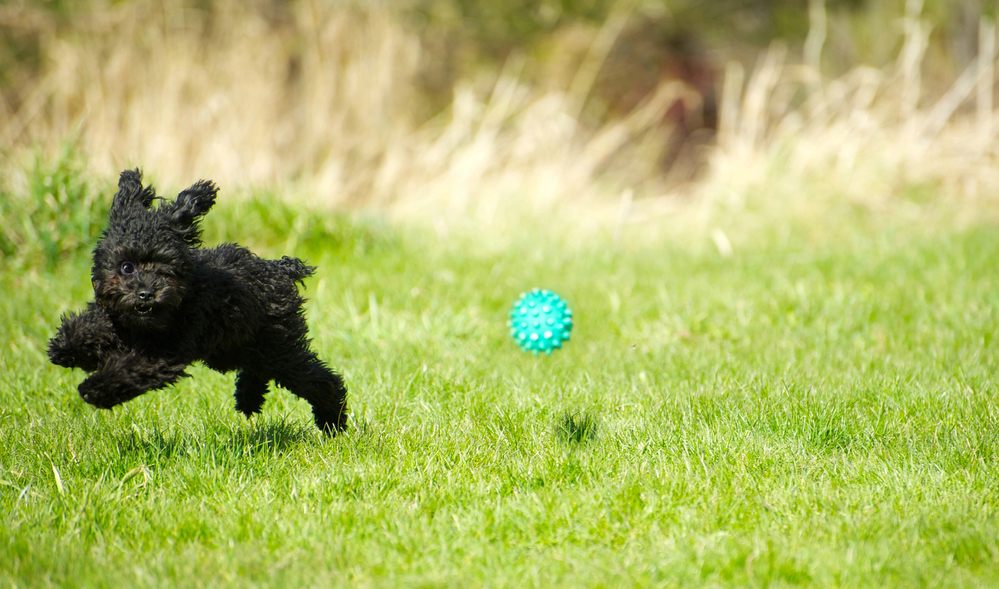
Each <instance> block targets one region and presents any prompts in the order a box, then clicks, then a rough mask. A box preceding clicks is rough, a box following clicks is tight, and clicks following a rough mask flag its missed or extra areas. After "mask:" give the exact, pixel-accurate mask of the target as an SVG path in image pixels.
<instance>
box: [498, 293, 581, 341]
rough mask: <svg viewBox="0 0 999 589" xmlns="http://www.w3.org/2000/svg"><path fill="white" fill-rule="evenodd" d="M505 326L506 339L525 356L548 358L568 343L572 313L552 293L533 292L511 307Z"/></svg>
mask: <svg viewBox="0 0 999 589" xmlns="http://www.w3.org/2000/svg"><path fill="white" fill-rule="evenodd" d="M507 325H508V326H509V327H510V336H511V337H513V340H514V341H515V342H517V345H519V346H520V347H521V348H523V349H524V351H525V352H532V353H534V354H535V355H536V354H538V353H540V352H544V353H546V354H551V353H552V352H553V351H555V350H558V349H559V348H561V347H562V344H563V343H564V342H566V341H568V340H569V332H571V331H572V309H570V308H569V305H568V304H566V302H565V301H564V300H563V299H562V297H560V296H558V295H557V294H555V293H553V292H552V291H550V290H542V289H540V288H535V289H534V290H532V291H531V292H525V293H524V294H522V295H520V299H518V300H517V302H515V303H514V304H513V310H511V311H510V320H509V321H508V322H507Z"/></svg>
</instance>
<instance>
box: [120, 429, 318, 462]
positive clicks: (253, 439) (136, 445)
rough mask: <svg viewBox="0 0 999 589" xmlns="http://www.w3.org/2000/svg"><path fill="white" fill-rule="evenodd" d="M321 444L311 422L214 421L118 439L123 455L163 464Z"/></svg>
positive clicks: (275, 452) (135, 431) (273, 452)
mask: <svg viewBox="0 0 999 589" xmlns="http://www.w3.org/2000/svg"><path fill="white" fill-rule="evenodd" d="M303 443H309V444H316V443H320V439H319V437H318V436H317V434H316V430H315V428H314V427H313V426H312V424H311V423H299V422H295V421H289V420H287V419H281V420H254V421H253V422H252V423H251V424H250V425H249V426H246V427H241V426H238V425H236V424H234V423H224V422H215V423H213V424H205V427H204V429H201V430H191V429H184V430H172V431H170V430H167V431H164V430H161V429H159V428H158V427H157V428H155V429H151V430H145V431H142V430H139V429H138V428H134V429H132V430H131V431H129V432H128V433H125V434H123V435H121V436H119V438H118V447H119V448H120V449H121V452H122V453H125V454H131V455H133V456H135V457H138V458H141V459H142V460H144V461H146V462H150V463H151V462H160V463H162V462H164V461H169V460H173V459H176V458H179V457H189V456H190V457H193V456H201V455H214V456H229V457H233V458H249V457H253V456H259V455H278V454H284V453H285V452H288V451H290V450H292V449H293V448H295V447H296V446H298V445H300V444H303Z"/></svg>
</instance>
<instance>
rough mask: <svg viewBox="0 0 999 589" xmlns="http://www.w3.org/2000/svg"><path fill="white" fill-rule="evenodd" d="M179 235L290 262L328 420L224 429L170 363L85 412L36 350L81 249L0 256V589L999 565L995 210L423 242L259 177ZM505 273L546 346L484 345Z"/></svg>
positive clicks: (886, 574)
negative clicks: (850, 221)
mask: <svg viewBox="0 0 999 589" xmlns="http://www.w3.org/2000/svg"><path fill="white" fill-rule="evenodd" d="M205 227H206V238H207V241H208V243H210V244H211V243H218V242H219V241H221V240H225V239H232V240H239V241H241V242H243V243H245V244H247V245H250V246H251V247H253V248H254V249H255V250H256V251H258V253H261V254H265V255H269V256H279V255H282V254H294V255H299V256H302V257H306V258H308V259H309V261H310V262H311V263H314V264H317V265H318V266H319V268H320V269H319V272H318V274H317V276H316V277H315V278H312V279H310V280H309V281H308V283H307V286H308V290H307V295H308V296H309V297H310V302H309V304H308V317H309V321H310V325H311V327H312V333H313V337H314V339H315V346H316V348H317V350H318V351H319V352H320V355H321V356H322V357H323V358H325V359H327V360H328V362H329V363H330V364H331V365H332V366H334V367H335V368H337V369H339V370H342V371H343V372H344V374H345V375H346V378H347V382H348V384H349V387H350V390H351V397H350V399H351V406H352V410H353V421H352V423H351V430H350V431H349V433H347V434H346V435H343V436H341V437H339V438H336V439H334V440H327V439H324V438H322V437H320V436H319V435H318V434H317V432H316V431H315V428H314V426H313V425H312V423H311V418H310V414H309V410H308V407H307V405H306V404H305V403H304V402H301V401H299V400H298V399H296V398H294V397H293V396H292V395H290V394H289V393H287V392H286V391H283V390H275V391H272V392H271V394H270V395H269V396H268V402H267V404H266V406H265V408H264V413H263V414H262V415H261V416H258V417H256V418H255V419H254V420H253V421H250V422H247V421H245V420H244V419H243V418H242V417H241V416H240V415H238V414H236V413H235V411H234V410H233V409H232V400H231V393H232V387H233V376H232V375H219V374H216V373H214V372H211V371H209V370H207V369H205V368H203V367H200V366H197V367H194V368H193V369H192V370H191V373H192V375H193V378H190V379H185V380H184V381H183V382H182V383H181V384H179V385H178V386H176V387H174V388H170V389H167V390H163V391H157V392H153V393H150V394H148V395H145V396H143V397H140V398H139V399H136V400H134V401H132V402H130V403H127V404H125V405H124V406H121V407H119V408H116V409H115V410H114V411H112V412H107V411H98V410H94V409H92V408H91V407H89V406H88V405H86V404H85V403H83V402H82V401H81V400H80V399H79V398H78V397H77V394H76V390H75V386H76V385H77V384H78V383H79V381H80V380H81V379H82V376H83V374H82V373H81V372H80V371H68V370H64V369H60V368H58V367H55V366H52V365H50V364H48V363H47V361H46V358H45V355H44V349H45V345H46V340H47V338H48V337H50V336H51V334H52V333H53V332H54V330H55V328H56V326H57V324H58V320H59V316H60V314H61V313H63V312H65V311H67V310H70V309H76V308H79V307H81V306H82V305H83V304H84V302H85V301H86V300H87V299H88V297H90V296H91V294H90V292H89V291H90V284H89V260H88V257H87V256H88V254H87V248H88V247H89V244H81V245H80V246H79V247H77V248H76V249H72V248H70V249H68V250H65V251H62V252H61V253H53V254H52V256H55V257H51V256H50V258H46V259H48V260H49V262H48V263H38V264H34V263H33V264H26V263H23V262H24V260H23V259H21V258H18V254H17V253H16V252H14V253H13V254H9V255H8V252H6V251H5V252H4V255H6V256H7V257H5V258H2V260H0V264H3V268H2V270H3V271H2V272H0V274H2V278H0V345H2V351H0V436H2V443H0V586H17V587H45V586H80V587H146V586H192V587H199V586H204V587H218V586H238V587H298V586H340V585H344V586H345V585H351V586H400V585H406V586H454V587H469V586H487V585H488V586H507V587H548V586H556V585H558V586H592V587H599V586H645V585H656V586H660V585H666V586H704V585H713V586H730V585H731V586H788V585H820V586H840V585H845V586H870V587H882V586H886V585H892V586H927V585H931V586H978V585H981V584H992V585H995V584H999V518H997V515H999V513H997V512H999V495H997V493H996V489H997V488H999V471H997V458H999V440H997V433H999V406H997V401H996V395H997V390H996V386H995V384H994V380H993V375H994V374H995V372H996V368H997V366H996V355H997V354H996V351H997V350H996V343H995V342H994V341H993V334H995V333H996V331H997V328H999V296H997V292H999V273H997V271H996V265H995V260H996V259H999V232H997V231H996V230H995V227H981V228H978V229H970V230H966V231H962V232H938V233H935V234H925V233H924V234H919V233H916V232H908V233H906V232H904V231H896V232H883V233H881V234H879V235H877V236H865V235H862V234H860V233H859V232H858V233H857V234H854V235H850V236H844V237H843V239H841V240H840V241H839V242H837V243H833V242H831V241H822V242H818V243H814V242H813V243H809V242H808V241H805V240H801V241H799V242H795V243H793V244H789V243H783V244H782V243H778V242H776V241H774V242H773V243H769V244H767V243H766V241H765V240H764V243H763V244H761V245H757V246H747V247H744V248H742V249H737V250H736V253H735V255H734V256H732V257H730V258H721V257H719V256H718V255H717V254H716V253H714V252H712V251H710V250H708V249H705V248H694V249H691V248H686V247H683V246H682V244H677V243H672V244H671V243H665V244H662V245H659V246H656V247H652V246H641V247H639V246H634V247H627V246H620V245H615V244H614V243H612V242H611V241H610V240H601V239H596V240H594V241H593V242H591V243H589V244H587V245H582V246H573V247H568V246H565V245H559V243H558V240H556V239H554V238H553V239H551V240H548V241H545V240H542V241H541V243H540V244H537V243H534V242H532V241H530V240H529V239H528V237H529V235H527V234H526V232H525V234H524V235H515V236H510V239H509V240H508V242H507V244H506V246H505V247H502V248H500V247H495V246H491V245H488V244H487V243H486V242H481V243H476V242H474V241H472V240H470V239H466V238H455V239H453V240H452V241H449V242H445V243H441V242H439V241H438V240H437V238H436V237H435V236H433V235H430V234H424V233H421V232H419V231H416V230H408V229H400V228H393V227H390V226H387V225H385V224H382V223H379V222H377V221H376V220H365V219H359V220H351V219H347V218H342V217H320V216H318V215H317V214H314V213H307V212H305V211H302V210H298V209H292V208H287V207H281V206H278V205H275V204H273V203H269V202H268V201H267V199H266V198H264V199H262V200H254V201H248V202H243V203H240V204H233V203H228V202H223V203H221V204H220V205H219V206H218V207H217V210H215V211H213V212H212V213H211V214H210V215H209V216H208V217H207V219H206V222H205ZM28 233H30V232H28ZM28 233H25V232H21V233H19V235H27V234H28ZM57 249H58V248H57ZM42 250H44V248H42ZM28 251H29V254H30V255H31V256H37V255H39V254H38V253H37V252H38V251H39V250H37V248H36V249H30V250H28ZM533 286H546V287H549V288H552V289H553V290H556V291H557V292H559V293H560V294H562V295H563V297H565V298H566V299H567V300H568V301H569V302H570V304H571V305H572V307H573V309H574V311H575V318H576V324H575V328H574V330H573V339H572V341H570V342H569V343H568V344H567V346H566V348H565V349H564V350H562V351H560V352H558V353H556V354H555V355H553V356H551V357H532V356H530V355H526V354H524V353H522V352H520V351H519V349H518V348H517V347H516V346H515V345H514V343H513V342H512V340H509V338H508V336H507V333H506V332H507V328H506V325H505V322H506V313H507V312H508V309H509V306H510V305H512V303H513V301H514V300H515V299H516V297H517V296H518V295H519V293H520V292H521V291H523V290H526V289H528V288H531V287H533Z"/></svg>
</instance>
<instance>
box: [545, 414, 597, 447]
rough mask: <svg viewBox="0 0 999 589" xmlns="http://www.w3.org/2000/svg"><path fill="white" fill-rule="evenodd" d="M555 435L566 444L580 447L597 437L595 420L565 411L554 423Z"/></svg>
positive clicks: (588, 416) (586, 415) (591, 417)
mask: <svg viewBox="0 0 999 589" xmlns="http://www.w3.org/2000/svg"><path fill="white" fill-rule="evenodd" d="M555 435H556V436H557V437H558V438H559V439H560V440H562V441H563V442H565V443H567V444H571V445H581V444H583V443H585V442H588V441H590V440H592V439H594V438H596V437H597V419H596V418H595V417H593V416H592V415H589V414H587V413H574V412H570V411H565V412H564V413H562V415H560V416H559V417H558V420H557V421H556V423H555Z"/></svg>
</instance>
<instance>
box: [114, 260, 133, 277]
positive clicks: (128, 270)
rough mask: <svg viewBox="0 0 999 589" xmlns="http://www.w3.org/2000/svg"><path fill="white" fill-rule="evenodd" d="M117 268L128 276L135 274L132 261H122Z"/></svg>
mask: <svg viewBox="0 0 999 589" xmlns="http://www.w3.org/2000/svg"><path fill="white" fill-rule="evenodd" d="M118 270H119V271H120V272H121V273H122V274H124V275H125V276H130V275H132V274H135V264H133V263H132V262H122V263H121V266H119V267H118Z"/></svg>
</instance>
